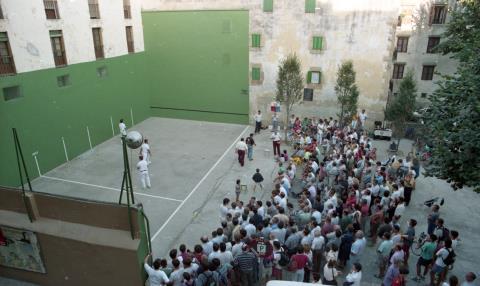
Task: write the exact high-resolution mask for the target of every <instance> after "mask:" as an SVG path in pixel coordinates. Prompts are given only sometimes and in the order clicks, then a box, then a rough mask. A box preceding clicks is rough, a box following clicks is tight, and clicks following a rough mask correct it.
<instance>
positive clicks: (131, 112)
mask: <svg viewBox="0 0 480 286" xmlns="http://www.w3.org/2000/svg"><path fill="white" fill-rule="evenodd" d="M130 117H131V118H132V126H133V125H135V123H133V109H132V108H131V107H130Z"/></svg>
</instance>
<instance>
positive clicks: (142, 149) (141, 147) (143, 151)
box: [140, 143, 150, 157]
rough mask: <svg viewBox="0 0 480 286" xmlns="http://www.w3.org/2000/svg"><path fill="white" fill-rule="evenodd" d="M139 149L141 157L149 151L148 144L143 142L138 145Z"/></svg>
mask: <svg viewBox="0 0 480 286" xmlns="http://www.w3.org/2000/svg"><path fill="white" fill-rule="evenodd" d="M140 151H141V152H142V155H143V157H146V156H145V155H147V154H148V151H150V145H148V144H147V143H143V144H142V146H140Z"/></svg>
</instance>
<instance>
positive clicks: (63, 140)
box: [62, 137, 69, 162]
mask: <svg viewBox="0 0 480 286" xmlns="http://www.w3.org/2000/svg"><path fill="white" fill-rule="evenodd" d="M62 144H63V151H64V152H65V159H66V160H67V162H68V161H69V160H68V152H67V145H65V138H63V137H62Z"/></svg>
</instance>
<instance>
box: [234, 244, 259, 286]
mask: <svg viewBox="0 0 480 286" xmlns="http://www.w3.org/2000/svg"><path fill="white" fill-rule="evenodd" d="M257 261H258V259H257V256H256V255H255V254H254V253H253V252H251V251H249V247H248V246H247V245H243V246H242V252H241V253H240V254H239V255H237V256H236V257H235V259H234V260H233V265H234V266H235V267H237V269H238V271H239V272H240V281H241V285H245V286H253V285H255V284H256V281H257V279H256V275H255V274H256V273H257V263H258V262H257Z"/></svg>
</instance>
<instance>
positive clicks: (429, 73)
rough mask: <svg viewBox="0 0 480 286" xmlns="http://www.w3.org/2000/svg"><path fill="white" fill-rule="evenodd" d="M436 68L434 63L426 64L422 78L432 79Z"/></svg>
mask: <svg viewBox="0 0 480 286" xmlns="http://www.w3.org/2000/svg"><path fill="white" fill-rule="evenodd" d="M434 70H435V66H434V65H424V66H423V70H422V80H432V79H433V71H434Z"/></svg>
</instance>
